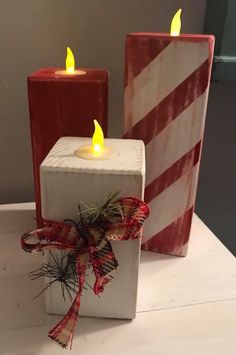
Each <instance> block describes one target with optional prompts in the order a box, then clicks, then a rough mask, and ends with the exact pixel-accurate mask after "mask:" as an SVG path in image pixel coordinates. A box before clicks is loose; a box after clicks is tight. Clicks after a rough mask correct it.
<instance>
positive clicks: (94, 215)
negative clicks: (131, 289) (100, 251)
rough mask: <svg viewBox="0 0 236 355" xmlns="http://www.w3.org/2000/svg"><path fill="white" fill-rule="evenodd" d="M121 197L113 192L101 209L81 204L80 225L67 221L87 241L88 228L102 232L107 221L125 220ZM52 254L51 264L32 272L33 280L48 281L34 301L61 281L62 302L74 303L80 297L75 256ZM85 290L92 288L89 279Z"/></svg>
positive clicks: (65, 253) (72, 254)
mask: <svg viewBox="0 0 236 355" xmlns="http://www.w3.org/2000/svg"><path fill="white" fill-rule="evenodd" d="M119 194H120V192H119V191H117V192H114V193H110V194H109V195H108V198H107V200H106V201H105V202H104V203H103V204H102V205H100V206H99V205H92V206H87V205H86V204H84V203H81V204H80V205H78V216H79V220H78V222H75V221H73V220H70V219H67V220H65V221H64V222H65V223H68V224H72V225H73V226H74V227H75V228H76V229H77V230H78V235H79V236H80V237H81V236H82V237H83V238H85V239H86V238H87V235H88V231H87V228H88V226H89V227H91V228H98V229H100V230H103V228H104V226H105V225H106V224H107V222H113V223H115V222H116V220H118V219H120V218H122V217H123V211H122V208H121V207H120V205H119V204H117V203H115V201H116V199H117V197H118V195H119ZM49 254H50V258H51V262H49V263H44V264H43V265H42V266H41V267H40V268H38V269H36V270H33V271H32V272H31V273H30V279H31V280H36V279H38V278H41V277H44V278H47V279H48V280H49V281H48V282H47V283H46V284H45V287H44V288H43V289H42V290H41V291H40V292H39V293H38V294H37V295H36V296H35V298H37V297H39V296H40V295H41V294H42V293H43V292H45V291H46V290H47V289H48V288H49V287H51V286H52V285H53V284H54V283H55V282H59V283H60V285H61V291H62V297H63V299H64V300H66V298H67V297H68V299H69V300H70V301H72V300H73V294H77V292H78V288H79V287H78V277H77V272H76V254H75V253H72V252H69V253H68V252H64V251H61V252H60V253H59V252H57V253H56V254H54V253H52V252H51V250H49ZM84 288H85V289H87V288H90V289H92V287H91V286H90V285H89V284H88V282H87V281H86V280H85V287H84ZM66 295H67V297H66Z"/></svg>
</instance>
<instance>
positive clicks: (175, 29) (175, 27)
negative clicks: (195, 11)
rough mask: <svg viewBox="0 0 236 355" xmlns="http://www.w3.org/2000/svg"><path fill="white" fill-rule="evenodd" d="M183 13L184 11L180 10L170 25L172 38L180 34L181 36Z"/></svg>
mask: <svg viewBox="0 0 236 355" xmlns="http://www.w3.org/2000/svg"><path fill="white" fill-rule="evenodd" d="M181 12H182V9H179V10H178V11H177V12H176V14H175V15H174V17H173V19H172V21H171V25H170V35H171V36H179V34H180V30H181Z"/></svg>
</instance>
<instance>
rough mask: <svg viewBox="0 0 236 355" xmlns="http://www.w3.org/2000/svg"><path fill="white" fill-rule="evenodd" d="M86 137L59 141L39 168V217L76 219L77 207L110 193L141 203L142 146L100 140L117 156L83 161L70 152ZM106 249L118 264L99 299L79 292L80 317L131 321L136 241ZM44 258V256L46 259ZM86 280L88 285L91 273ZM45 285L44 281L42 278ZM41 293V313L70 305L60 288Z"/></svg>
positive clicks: (137, 253) (86, 140)
mask: <svg viewBox="0 0 236 355" xmlns="http://www.w3.org/2000/svg"><path fill="white" fill-rule="evenodd" d="M90 143H91V139H90V138H75V137H64V138H61V139H60V140H59V141H58V142H57V143H56V145H55V146H54V147H53V149H52V150H51V151H50V153H49V154H48V156H47V157H46V159H45V160H44V161H43V163H42V164H41V168H40V174H41V198H42V215H43V218H45V219H49V220H56V221H63V220H64V219H67V218H69V219H73V220H75V221H77V220H78V204H79V203H81V202H84V203H85V204H87V205H91V204H100V203H102V202H104V201H105V200H106V198H107V196H108V194H109V193H110V192H115V191H117V190H119V191H121V194H120V196H134V197H137V198H140V199H142V198H143V195H144V184H145V181H144V179H145V159H144V145H143V142H141V141H137V140H120V139H106V140H105V144H106V145H108V146H111V147H112V148H113V149H114V150H116V151H117V152H118V155H117V156H116V157H114V158H111V159H107V160H84V159H80V158H78V157H77V156H75V154H74V152H75V151H76V150H77V149H78V147H79V146H81V145H87V144H90ZM112 247H113V250H114V252H115V255H116V258H117V260H118V263H119V268H118V269H117V270H116V271H115V272H114V274H113V276H114V279H113V280H112V282H110V283H109V284H107V285H106V287H105V289H104V292H103V293H102V294H101V295H100V297H98V296H96V295H94V294H93V292H92V291H91V290H90V289H88V290H84V291H83V296H82V302H81V307H80V315H82V316H91V317H108V318H127V319H132V318H134V317H135V313H136V301H137V282H138V269H139V258H140V240H128V241H119V242H118V241H113V242H112ZM45 257H46V261H50V260H49V255H48V254H47V255H46V256H45ZM86 280H87V281H88V283H89V284H90V285H91V286H93V283H94V275H93V274H91V273H89V272H88V275H87V278H86ZM47 281H48V280H47ZM55 284H56V283H55ZM55 284H54V285H53V286H52V287H50V288H49V290H48V291H47V292H46V293H45V303H46V311H47V313H52V314H64V313H65V312H66V311H67V310H68V309H69V306H70V302H69V301H68V300H67V301H66V302H65V301H64V300H63V298H62V293H61V287H60V285H59V284H58V285H55Z"/></svg>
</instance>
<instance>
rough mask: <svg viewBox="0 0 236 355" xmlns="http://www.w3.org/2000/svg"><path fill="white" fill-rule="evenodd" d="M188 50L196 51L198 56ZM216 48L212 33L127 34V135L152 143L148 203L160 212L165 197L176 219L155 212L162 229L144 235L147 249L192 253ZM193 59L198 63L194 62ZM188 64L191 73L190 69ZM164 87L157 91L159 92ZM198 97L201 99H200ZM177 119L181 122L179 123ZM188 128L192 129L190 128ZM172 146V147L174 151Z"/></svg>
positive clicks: (148, 157)
mask: <svg viewBox="0 0 236 355" xmlns="http://www.w3.org/2000/svg"><path fill="white" fill-rule="evenodd" d="M179 43H180V45H181V49H180V50H182V51H184V53H186V56H185V54H184V56H181V55H180V57H181V58H182V61H181V62H178V60H177V61H176V58H178V53H180V52H178V48H179V47H178V46H179ZM189 45H190V46H189ZM187 48H192V49H194V51H195V55H193V54H192V52H191V51H189V50H187ZM213 50H214V37H213V36H208V35H181V36H177V37H171V36H169V34H160V33H133V34H130V35H128V36H127V38H126V51H125V97H124V98H125V100H124V138H135V139H142V140H143V141H144V143H145V145H147V149H146V161H147V186H146V190H145V201H146V202H148V203H152V207H153V206H154V205H155V206H156V210H157V211H160V210H161V203H162V201H164V202H165V211H164V210H162V212H163V213H164V214H165V213H167V214H168V213H170V215H168V216H170V218H169V219H165V218H164V219H165V220H170V221H171V223H169V225H167V226H166V222H165V221H163V223H162V222H161V221H160V218H159V216H158V215H156V216H155V215H154V214H153V213H152V210H151V215H153V219H152V218H150V220H149V221H148V222H147V224H148V223H149V224H150V223H152V225H155V223H157V227H156V231H157V232H156V233H153V234H152V235H149V234H150V233H149V232H148V233H149V234H148V235H147V237H146V238H145V236H144V241H145V243H144V244H143V249H145V250H149V251H154V252H161V253H167V254H172V255H179V256H180V255H182V256H183V255H185V254H186V250H187V242H188V239H189V234H190V227H191V221H192V214H193V210H194V200H195V195H196V187H197V177H198V170H199V160H200V154H201V146H202V139H203V132H204V120H205V112H206V110H205V109H206V104H207V98H208V89H209V82H210V74H211V65H212V59H213ZM182 53H183V52H182ZM191 56H192V57H191ZM198 58H199V59H198ZM185 60H186V62H185ZM188 60H190V61H189V62H188ZM191 62H192V63H193V64H192V65H189V66H188V64H189V63H191ZM166 63H168V64H167V65H166ZM168 66H169V67H168ZM185 66H187V67H188V68H189V69H188V70H189V71H185ZM154 68H155V70H154ZM163 68H165V70H166V68H169V69H171V73H172V76H170V75H168V74H169V72H166V73H165V72H163ZM172 68H174V69H173V70H172ZM152 70H153V71H154V72H155V73H157V76H158V75H159V74H158V73H161V74H162V75H161V76H160V77H161V78H162V81H161V82H160V81H156V82H155V85H154V84H153V82H154V81H155V78H154V77H153V76H150V75H149V74H148V73H151V72H153V71H152ZM181 73H182V74H181ZM185 73H186V74H185ZM176 74H178V75H177V77H178V78H180V79H181V80H179V79H178V80H179V81H178V83H177V84H176V81H175V75H176ZM179 74H180V75H179ZM142 75H143V76H142ZM165 78H167V79H166V80H167V82H166V81H165ZM172 81H173V84H172ZM150 83H151V84H150ZM153 85H154V86H153ZM157 87H158V88H159V89H163V88H164V93H165V95H164V96H161V95H160V99H159V96H158V97H157V98H156V99H154V97H153V96H152V93H153V92H154V91H152V90H156V88H157ZM165 88H167V89H165ZM159 91H160V90H158V91H155V92H156V93H157V95H159ZM150 94H151V99H150V100H149V97H150ZM137 97H138V100H137ZM198 98H200V100H198V101H197V99H198ZM140 100H141V101H140ZM140 102H142V103H143V104H142V105H145V106H144V107H145V108H144V109H143V108H142V107H141V106H140V105H139V103H140ZM155 102H156V104H155ZM139 108H141V111H140V110H139ZM142 109H143V111H142ZM141 112H142V113H141ZM141 115H143V116H142V117H141ZM175 122H177V123H176V124H174V123H175ZM185 127H187V128H188V129H187V131H185ZM173 139H174V140H173ZM183 140H184V141H185V143H184V144H183V143H182V142H183ZM172 142H175V144H176V149H173V146H172ZM170 146H171V147H172V149H169V147H170ZM181 146H182V147H183V148H181ZM159 147H161V153H160V151H159V150H158V148H159ZM185 147H186V148H185ZM175 150H176V151H177V152H178V154H176V153H175ZM179 152H181V154H179ZM167 162H168V164H167ZM155 166H156V167H157V169H155ZM162 166H164V167H165V169H162ZM153 167H154V168H153ZM155 173H156V176H154V174H155ZM186 177H188V178H186ZM175 189H176V190H175ZM177 189H181V190H177ZM178 191H183V194H185V195H183V196H182V198H183V200H182V202H183V201H186V203H184V204H183V203H182V207H181V208H182V209H183V206H185V210H184V209H183V210H182V209H181V208H180V209H179V208H176V206H177V205H176V200H175V196H179V198H180V195H179V193H178ZM172 192H174V193H173V199H171V196H172ZM176 192H177V194H176ZM159 196H160V198H159ZM163 196H165V197H163ZM167 198H168V199H169V200H168V204H167V203H166V201H167V200H166V199H167ZM174 203H175V206H174V208H173V209H172V205H173V204H174ZM180 205H181V204H180ZM172 211H173V212H172ZM174 214H175V215H174ZM174 216H175V217H174ZM159 222H160V223H159ZM160 226H161V227H162V228H160ZM150 231H153V228H150Z"/></svg>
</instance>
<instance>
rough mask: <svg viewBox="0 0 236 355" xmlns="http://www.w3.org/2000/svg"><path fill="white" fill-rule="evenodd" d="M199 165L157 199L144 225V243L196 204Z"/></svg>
mask: <svg viewBox="0 0 236 355" xmlns="http://www.w3.org/2000/svg"><path fill="white" fill-rule="evenodd" d="M198 169H199V164H197V165H195V166H194V167H193V169H192V170H191V171H190V172H189V173H187V174H185V175H183V176H182V177H181V178H180V179H179V180H177V181H176V182H174V183H173V184H172V185H171V186H170V187H169V188H167V189H166V190H164V191H163V192H162V193H161V194H160V195H158V196H157V197H155V198H154V199H153V200H152V201H151V202H150V203H149V208H150V216H149V218H148V220H147V221H146V222H145V225H144V237H143V243H144V242H146V241H147V240H149V239H150V238H151V237H153V236H154V235H156V234H157V233H159V232H160V231H162V230H163V229H164V228H166V227H167V226H168V225H169V224H171V223H172V222H174V221H175V220H176V219H178V218H179V217H181V216H182V215H183V214H184V212H185V211H187V210H188V209H189V208H190V207H191V206H192V205H193V203H194V200H195V194H196V180H197V175H198Z"/></svg>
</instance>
